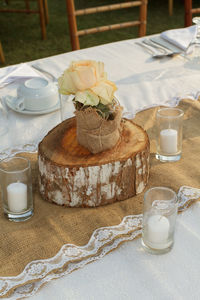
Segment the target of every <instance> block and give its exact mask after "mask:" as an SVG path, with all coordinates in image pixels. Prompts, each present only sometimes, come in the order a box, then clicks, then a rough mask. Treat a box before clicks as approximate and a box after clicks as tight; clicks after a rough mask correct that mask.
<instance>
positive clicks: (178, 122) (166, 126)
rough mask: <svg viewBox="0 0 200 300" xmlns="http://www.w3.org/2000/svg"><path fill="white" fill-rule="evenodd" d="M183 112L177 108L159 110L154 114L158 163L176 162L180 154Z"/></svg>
mask: <svg viewBox="0 0 200 300" xmlns="http://www.w3.org/2000/svg"><path fill="white" fill-rule="evenodd" d="M183 115H184V112H183V111H182V110H181V109H179V108H173V107H172V108H171V107H170V108H161V109H159V110H158V111H157V114H156V127H157V137H156V145H157V153H156V158H157V159H158V160H160V161H163V162H167V161H169V162H170V161H171V162H172V161H177V160H179V159H180V158H181V152H182V121H183Z"/></svg>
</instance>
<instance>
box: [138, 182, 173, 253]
mask: <svg viewBox="0 0 200 300" xmlns="http://www.w3.org/2000/svg"><path fill="white" fill-rule="evenodd" d="M177 209H178V201H177V196H176V193H175V192H174V191H173V190H172V189H170V188H167V187H153V188H151V189H149V190H148V191H147V192H146V193H145V195H144V205H143V228H142V245H143V247H144V248H145V249H146V250H147V251H148V252H150V253H153V254H162V253H166V252H168V251H169V250H170V249H171V248H172V246H173V243H174V231H175V223H176V216H177Z"/></svg>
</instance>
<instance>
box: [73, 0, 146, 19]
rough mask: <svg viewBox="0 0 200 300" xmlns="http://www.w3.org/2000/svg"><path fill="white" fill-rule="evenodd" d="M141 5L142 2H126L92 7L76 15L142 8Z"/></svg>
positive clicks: (77, 12) (77, 11)
mask: <svg viewBox="0 0 200 300" xmlns="http://www.w3.org/2000/svg"><path fill="white" fill-rule="evenodd" d="M141 4H142V1H134V2H126V3H119V4H111V5H104V6H97V7H90V8H85V9H79V10H76V12H75V14H76V16H82V15H89V14H94V13H100V12H105V11H112V10H117V9H124V8H130V7H135V6H140V5H141Z"/></svg>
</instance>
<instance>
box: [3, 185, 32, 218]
mask: <svg viewBox="0 0 200 300" xmlns="http://www.w3.org/2000/svg"><path fill="white" fill-rule="evenodd" d="M7 196H8V208H9V210H10V211H11V212H16V213H19V212H22V211H23V210H25V209H26V208H27V185H26V184H24V183H22V182H14V183H11V184H9V185H8V186H7Z"/></svg>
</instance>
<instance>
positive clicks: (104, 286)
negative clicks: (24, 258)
mask: <svg viewBox="0 0 200 300" xmlns="http://www.w3.org/2000/svg"><path fill="white" fill-rule="evenodd" d="M135 41H136V40H127V41H122V42H117V43H112V44H107V45H102V46H98V47H94V48H89V49H84V50H80V51H75V52H70V53H66V54H62V55H58V56H53V57H49V58H46V59H41V60H38V61H35V62H34V63H35V64H38V66H40V67H41V68H43V69H44V70H46V71H49V72H51V73H52V74H53V75H54V76H56V77H58V76H59V75H60V74H61V73H62V71H63V70H64V69H66V68H67V67H68V65H69V63H70V62H71V61H72V60H80V59H94V60H99V61H103V62H104V63H105V68H106V72H107V73H108V78H109V79H110V80H112V81H114V82H115V83H116V85H117V87H118V91H117V93H116V96H117V98H118V99H119V100H120V102H121V104H122V105H123V106H124V110H125V111H129V112H131V113H132V114H135V113H136V112H137V111H138V110H141V109H144V108H147V107H150V106H153V105H158V104H164V103H165V104H166V103H168V105H170V104H175V103H176V101H177V100H178V99H180V98H182V97H184V96H186V95H190V96H191V97H192V98H194V99H195V98H196V96H197V94H198V92H199V91H200V72H199V69H198V68H196V67H195V66H191V65H190V64H188V63H186V62H185V60H184V59H183V57H181V56H178V57H173V58H162V59H152V58H150V55H149V54H148V53H147V52H145V50H143V49H142V48H140V46H138V45H136V44H135ZM30 64H31V63H30ZM2 72H4V69H0V75H1V73H2ZM16 87H17V85H16V84H12V85H8V86H7V87H5V88H3V89H0V96H5V95H14V94H16ZM8 114H9V132H8V134H6V135H5V136H4V137H1V143H0V150H1V151H2V150H4V149H6V148H8V147H9V148H10V149H13V148H15V149H21V148H22V146H23V145H25V144H31V145H34V146H33V148H34V147H36V146H37V143H38V142H39V141H40V140H41V139H42V138H43V137H44V135H45V134H46V133H47V132H48V131H49V130H50V129H51V128H52V127H54V126H55V125H56V124H58V123H59V122H60V112H59V111H57V112H54V113H51V114H47V115H42V116H30V115H22V114H19V113H16V112H14V111H12V110H11V109H9V110H8ZM70 114H72V112H69V115H70ZM31 147H32V146H30V149H33V148H31ZM6 153H8V151H7V152H6ZM196 188H199V187H196ZM199 219H200V206H199V204H196V205H194V206H193V207H192V208H189V209H188V210H187V211H185V212H184V213H183V214H181V215H179V216H178V222H177V223H178V224H177V225H178V226H177V232H176V239H175V245H174V248H173V249H172V251H171V252H169V253H168V254H165V255H162V256H153V255H150V254H147V253H145V252H144V251H143V249H142V248H141V244H140V239H138V240H134V241H132V242H129V243H126V244H124V245H123V246H121V247H120V248H119V249H117V250H115V251H114V252H112V253H110V254H109V255H107V256H105V257H104V258H103V259H101V260H98V261H96V262H93V263H92V264H89V265H87V266H85V267H84V268H83V269H80V270H78V271H75V272H73V273H71V274H70V275H68V276H65V277H63V278H60V279H58V280H55V281H51V282H50V283H48V284H47V285H46V286H44V287H43V288H42V289H41V290H40V291H39V292H38V293H37V294H36V295H35V296H33V297H32V299H37V300H40V299H41V300H42V299H52V300H53V299H59V300H61V299H63V300H64V299H65V300H67V299H70V300H71V299H77V300H78V299H79V300H80V299H81V300H82V299H84V300H86V299H87V300H88V299H95V300H100V299H101V300H102V299H106V300H112V299H120V300H121V299H124V300H125V299H142V300H144V299H147V300H150V299H154V300H155V299H166V300H168V299H169V300H171V299H176V300H177V299H199V298H200V296H199V295H200V285H199V278H200V268H199V261H200V251H199V249H200V229H199V228H200V227H199Z"/></svg>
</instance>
